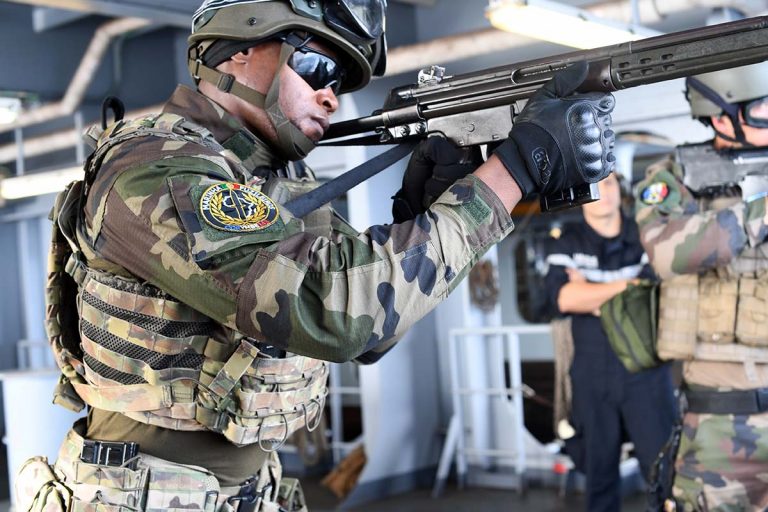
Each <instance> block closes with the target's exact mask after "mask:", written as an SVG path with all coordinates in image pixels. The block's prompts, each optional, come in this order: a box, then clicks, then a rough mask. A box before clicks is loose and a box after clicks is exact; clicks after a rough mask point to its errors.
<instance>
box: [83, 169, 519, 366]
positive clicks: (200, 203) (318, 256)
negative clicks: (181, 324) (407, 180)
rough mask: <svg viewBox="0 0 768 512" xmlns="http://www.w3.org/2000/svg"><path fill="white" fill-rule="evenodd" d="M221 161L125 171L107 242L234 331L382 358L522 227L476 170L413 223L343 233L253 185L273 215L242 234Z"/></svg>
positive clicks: (340, 355) (139, 270)
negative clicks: (294, 213) (229, 206)
mask: <svg viewBox="0 0 768 512" xmlns="http://www.w3.org/2000/svg"><path fill="white" fill-rule="evenodd" d="M214 168H215V166H212V165H211V164H210V162H207V161H205V160H202V159H197V160H196V159H195V158H171V159H166V160H163V161H162V162H160V163H155V164H152V165H144V166H140V167H137V168H133V169H130V170H128V171H123V172H122V173H121V174H120V176H119V177H118V178H117V179H116V180H115V183H114V186H113V187H112V188H111V190H110V191H109V192H108V195H107V196H106V197H107V199H106V202H105V210H106V211H107V212H108V214H107V215H105V216H104V217H103V222H102V223H101V227H100V235H99V236H98V241H97V250H98V251H99V252H100V253H101V254H102V255H103V256H104V257H105V258H106V259H108V260H110V261H112V262H114V263H117V264H118V265H121V266H123V267H124V268H125V269H127V270H128V271H130V272H131V273H132V274H134V275H136V276H138V277H139V278H141V279H144V280H146V281H148V282H150V283H152V284H154V285H155V286H158V287H159V288H161V289H163V290H165V291H167V292H168V293H170V294H171V295H173V296H174V297H176V298H177V299H179V300H181V301H183V302H185V303H187V304H189V305H190V306H192V307H194V308H195V309H198V310H199V311H201V312H203V313H204V314H206V315H208V316H210V317H211V318H213V319H214V320H216V321H218V322H220V323H222V324H224V325H226V326H227V327H230V328H232V329H235V330H237V331H239V332H242V333H244V334H246V335H248V336H251V337H254V338H256V339H258V340H262V341H266V342H268V343H270V344H273V345H275V346H278V347H281V348H284V349H285V350H288V351H290V352H294V353H297V354H302V355H306V356H310V357H314V358H318V359H324V360H329V361H347V360H351V359H354V358H358V357H360V356H361V354H364V356H362V357H360V359H359V360H360V361H361V362H372V361H374V360H376V359H378V358H379V357H380V356H381V355H382V354H383V353H385V352H386V351H388V350H389V349H390V348H391V347H392V346H393V345H394V343H395V342H396V341H397V340H398V339H399V338H400V337H401V336H402V335H403V334H404V332H405V331H406V330H407V329H408V328H409V327H410V326H411V325H412V324H413V323H414V322H416V321H417V320H419V319H420V318H422V317H423V316H424V315H425V314H426V313H427V312H429V311H430V310H431V309H432V308H434V307H435V306H436V305H437V304H438V303H439V302H440V301H441V300H443V299H444V298H445V297H446V296H447V294H448V293H449V292H450V290H452V289H453V288H454V287H455V286H456V285H457V283H458V282H459V280H460V279H461V278H462V277H464V275H465V274H466V273H468V271H469V269H470V268H471V266H472V265H473V264H474V263H475V262H476V261H477V260H478V259H479V257H480V256H481V255H482V254H483V253H484V252H485V251H486V250H487V249H488V248H489V247H490V246H491V245H493V244H494V243H496V242H497V241H499V240H501V239H502V238H503V237H504V236H506V235H507V234H508V233H509V232H510V231H511V230H512V228H513V224H512V221H511V218H510V216H509V214H508V212H506V210H505V209H504V206H503V205H502V203H501V202H500V201H499V199H498V198H497V197H496V195H495V194H494V193H493V192H492V191H491V190H490V189H488V188H487V186H486V185H485V184H483V183H482V182H481V181H480V180H478V179H476V178H475V177H474V176H469V177H467V178H464V179H462V180H460V181H458V182H457V183H456V184H454V185H453V186H452V187H451V188H450V189H449V190H448V191H447V192H446V193H444V194H443V195H442V196H441V197H440V198H439V199H438V201H437V202H436V203H435V204H434V205H433V206H432V208H430V210H429V211H428V212H427V213H426V214H424V215H420V216H418V217H417V218H416V219H414V220H413V221H409V222H406V223H403V224H399V225H383V226H373V227H371V228H369V229H368V230H367V231H366V232H364V233H361V234H359V233H354V234H353V233H350V234H343V233H342V234H339V235H335V236H334V237H333V239H329V238H326V237H322V236H316V235H314V234H311V233H309V232H308V231H305V230H304V228H303V223H302V222H301V221H300V220H298V219H295V218H292V217H291V215H290V214H289V213H287V212H286V211H285V210H284V209H283V208H281V206H280V205H274V204H272V203H271V200H270V199H269V198H268V197H266V196H260V195H259V193H258V192H254V191H253V190H250V189H248V187H246V189H248V190H249V192H248V193H249V194H250V197H251V200H249V201H250V203H248V205H249V207H252V208H254V209H255V210H254V211H260V212H261V213H260V215H261V216H262V217H263V219H264V222H263V223H261V224H260V225H248V226H235V227H237V228H238V229H232V230H230V229H229V228H232V227H233V226H227V225H226V224H227V222H234V221H231V220H227V219H226V218H223V219H224V220H222V218H219V217H216V211H214V210H215V208H213V206H211V205H214V204H215V203H216V196H215V195H214V196H211V194H210V191H211V190H219V189H220V188H221V187H227V186H235V187H238V185H234V184H227V183H226V181H225V180H226V177H217V176H216V174H215V173H214V171H213V169H214ZM190 169H194V170H190ZM219 176H220V174H219ZM243 190H244V189H240V191H239V192H238V193H244V192H243ZM257 196H259V197H260V198H259V197H257ZM211 197H213V200H210V201H209V199H211ZM206 198H208V199H206ZM254 198H255V199H254ZM206 201H208V203H206ZM243 204H245V203H243ZM204 206H205V208H208V209H207V210H205V208H204ZM273 207H274V211H273ZM259 208H264V209H263V211H261V210H259ZM203 210H205V211H203ZM212 213H213V216H211V214H212ZM218 213H219V214H220V213H221V212H220V211H219V212H218ZM217 219H218V220H217ZM217 222H218V223H219V224H218V225H217Z"/></svg>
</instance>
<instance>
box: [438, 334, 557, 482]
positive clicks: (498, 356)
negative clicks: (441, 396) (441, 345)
mask: <svg viewBox="0 0 768 512" xmlns="http://www.w3.org/2000/svg"><path fill="white" fill-rule="evenodd" d="M526 334H549V325H519V326H501V327H485V328H461V329H451V331H450V333H449V341H448V349H449V366H450V374H451V391H452V394H453V416H452V417H451V421H450V424H449V427H448V435H447V437H446V441H445V445H444V446H443V451H442V454H441V456H440V464H439V466H438V470H437V476H436V480H435V487H434V489H433V495H438V494H439V493H440V492H441V490H442V488H443V486H444V485H445V480H446V478H447V477H448V472H449V470H450V466H451V460H452V459H455V461H456V473H457V477H458V481H459V486H463V485H464V483H465V482H466V480H467V476H468V471H469V467H470V466H469V462H470V457H472V456H479V457H483V458H492V459H497V460H502V459H508V460H511V461H512V467H513V468H514V470H515V471H514V476H513V477H512V478H511V479H510V478H509V477H508V476H506V475H505V476H502V477H501V479H499V478H494V477H492V476H491V475H492V474H491V473H487V474H485V475H483V476H484V477H485V478H483V477H480V478H473V481H476V482H478V483H480V484H483V485H489V486H502V487H516V488H517V490H518V491H519V492H522V491H523V490H524V488H525V472H526V468H527V463H528V460H527V456H528V448H529V447H528V446H527V445H529V443H526V440H527V438H528V437H530V434H528V432H527V431H526V429H525V423H524V416H523V382H522V369H521V363H520V336H521V335H526ZM479 337H482V340H483V341H484V342H485V343H487V344H488V345H489V346H488V347H487V353H488V355H489V356H490V357H489V359H491V360H490V361H488V363H489V364H488V368H489V372H490V375H489V382H490V387H487V388H473V387H468V385H467V382H468V380H469V372H470V370H469V369H468V368H467V366H466V365H465V364H462V361H464V360H465V359H466V358H465V356H464V353H465V351H466V350H467V343H466V341H467V340H470V341H472V342H473V343H477V339H478V338H479ZM505 364H506V365H508V366H507V367H506V368H505ZM507 371H508V372H509V387H507V386H506V385H505V372H507ZM473 396H482V397H488V398H495V399H497V403H499V404H500V407H498V408H495V409H494V411H496V412H500V413H501V414H503V415H504V416H505V417H504V418H502V420H503V424H504V425H506V426H507V427H508V429H507V431H506V432H505V433H499V434H500V437H504V438H507V439H510V440H511V442H512V448H507V447H505V446H497V447H478V446H477V444H476V443H475V440H474V434H475V432H474V430H473V428H472V426H471V425H467V423H469V422H468V421H467V415H466V413H467V407H466V406H465V401H466V399H467V398H469V397H473ZM485 421H490V420H488V419H486V420H485ZM497 439H499V437H497ZM501 444H504V443H501V442H498V445H501ZM542 450H543V447H542Z"/></svg>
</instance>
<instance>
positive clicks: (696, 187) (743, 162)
mask: <svg viewBox="0 0 768 512" xmlns="http://www.w3.org/2000/svg"><path fill="white" fill-rule="evenodd" d="M675 161H676V162H678V163H679V164H680V165H682V167H683V170H684V171H685V175H684V178H683V183H685V186H686V187H688V188H689V189H691V190H692V191H693V193H694V194H695V195H696V196H697V197H722V196H727V195H733V194H734V193H736V192H738V193H740V194H741V197H742V199H743V200H745V201H751V200H755V199H758V198H760V197H764V196H766V195H768V149H766V148H747V149H726V150H717V149H715V148H714V147H712V144H686V145H683V146H679V147H677V148H676V149H675ZM737 187H738V188H737Z"/></svg>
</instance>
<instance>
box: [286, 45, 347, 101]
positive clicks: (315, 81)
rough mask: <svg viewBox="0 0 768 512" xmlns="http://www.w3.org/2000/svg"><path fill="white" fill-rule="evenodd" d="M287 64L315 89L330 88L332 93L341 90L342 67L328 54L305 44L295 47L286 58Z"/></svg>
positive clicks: (337, 92)
mask: <svg viewBox="0 0 768 512" xmlns="http://www.w3.org/2000/svg"><path fill="white" fill-rule="evenodd" d="M288 66H289V67H290V68H291V69H292V70H294V71H295V72H296V74H297V75H299V76H300V77H301V78H303V79H304V81H305V82H307V84H309V86H310V87H312V89H314V90H316V91H319V90H320V89H326V88H330V89H331V90H332V91H333V93H334V94H339V92H341V84H342V81H343V80H344V68H342V67H341V66H340V65H339V63H338V62H336V61H335V60H334V59H332V58H331V57H329V56H328V55H325V54H324V53H321V52H319V51H318V50H315V49H314V48H311V47H309V46H306V44H304V45H301V46H297V47H296V51H295V52H293V54H292V55H291V58H290V59H288Z"/></svg>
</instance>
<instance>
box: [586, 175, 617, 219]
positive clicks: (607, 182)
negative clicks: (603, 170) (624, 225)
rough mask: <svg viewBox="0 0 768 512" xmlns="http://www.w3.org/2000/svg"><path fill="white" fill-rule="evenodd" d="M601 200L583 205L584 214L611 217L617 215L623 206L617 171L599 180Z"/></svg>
mask: <svg viewBox="0 0 768 512" xmlns="http://www.w3.org/2000/svg"><path fill="white" fill-rule="evenodd" d="M597 187H598V189H599V190H600V200H599V201H594V202H592V203H587V204H585V205H584V206H583V208H584V215H585V216H588V217H610V216H612V215H616V214H617V213H618V212H619V209H620V208H621V187H620V185H619V179H618V178H617V177H616V173H613V172H612V173H611V174H609V175H608V177H607V178H605V179H604V180H602V181H600V182H598V184H597Z"/></svg>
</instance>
